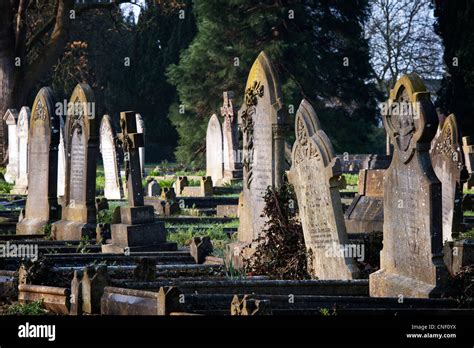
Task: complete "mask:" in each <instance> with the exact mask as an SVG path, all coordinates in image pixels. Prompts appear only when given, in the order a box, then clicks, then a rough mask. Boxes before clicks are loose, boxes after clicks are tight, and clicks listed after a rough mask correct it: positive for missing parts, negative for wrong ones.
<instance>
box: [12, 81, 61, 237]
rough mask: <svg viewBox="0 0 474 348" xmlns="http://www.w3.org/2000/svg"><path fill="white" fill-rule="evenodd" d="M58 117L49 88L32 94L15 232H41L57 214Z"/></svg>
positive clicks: (56, 217)
mask: <svg viewBox="0 0 474 348" xmlns="http://www.w3.org/2000/svg"><path fill="white" fill-rule="evenodd" d="M58 144H59V119H58V115H56V114H55V99H54V96H53V91H52V89H51V88H49V87H44V88H42V89H41V90H40V91H39V93H38V94H37V95H36V98H35V101H34V103H33V109H32V112H31V118H30V129H29V146H28V198H27V201H26V212H25V217H24V219H23V220H21V222H19V223H18V224H17V226H16V233H17V234H41V233H42V231H41V228H42V227H44V226H45V225H46V224H48V223H50V222H52V221H55V220H57V219H58V217H59V207H58V203H57V196H56V179H57V173H58V172H57V165H58V157H57V156H58Z"/></svg>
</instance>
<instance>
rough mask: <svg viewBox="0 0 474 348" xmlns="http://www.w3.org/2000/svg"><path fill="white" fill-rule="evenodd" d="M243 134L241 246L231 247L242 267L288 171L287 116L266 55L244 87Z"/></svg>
mask: <svg viewBox="0 0 474 348" xmlns="http://www.w3.org/2000/svg"><path fill="white" fill-rule="evenodd" d="M239 118H240V120H239V123H240V124H241V129H242V132H243V147H244V149H243V207H242V210H241V214H240V225H239V231H238V242H236V243H233V244H231V245H230V246H229V249H228V252H230V253H231V254H230V255H229V254H228V256H231V257H232V259H233V261H232V262H233V265H234V266H236V267H240V261H239V260H241V256H244V257H248V256H250V254H251V253H252V249H251V248H250V249H245V250H247V251H246V255H242V254H241V252H240V251H239V250H242V249H243V248H244V246H245V245H248V244H250V243H252V241H254V240H255V239H257V238H258V237H259V235H260V233H261V232H262V230H263V229H264V227H265V222H266V220H267V219H266V218H265V217H262V214H263V209H264V207H265V201H264V195H265V193H266V191H267V188H268V187H273V188H278V187H280V186H281V184H282V181H283V174H284V171H285V138H284V133H285V131H286V129H287V124H286V119H287V117H286V113H285V110H284V108H283V103H282V93H281V89H280V85H279V80H278V77H277V75H276V73H275V70H274V68H273V67H272V64H271V62H270V60H269V59H268V57H267V55H266V54H265V53H264V52H262V53H260V55H259V56H258V57H257V59H256V60H255V62H254V64H253V66H252V68H251V70H250V73H249V76H248V79H247V84H246V87H245V98H244V105H243V106H242V108H241V111H240V112H239Z"/></svg>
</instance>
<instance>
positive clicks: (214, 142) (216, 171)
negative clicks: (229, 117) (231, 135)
mask: <svg viewBox="0 0 474 348" xmlns="http://www.w3.org/2000/svg"><path fill="white" fill-rule="evenodd" d="M223 170H224V164H223V157H222V127H221V123H220V121H219V119H218V118H217V115H216V114H213V115H212V116H211V118H210V119H209V123H208V124H207V132H206V175H207V176H210V177H212V182H213V183H214V185H216V186H219V185H221V184H222V178H223V174H224V172H223Z"/></svg>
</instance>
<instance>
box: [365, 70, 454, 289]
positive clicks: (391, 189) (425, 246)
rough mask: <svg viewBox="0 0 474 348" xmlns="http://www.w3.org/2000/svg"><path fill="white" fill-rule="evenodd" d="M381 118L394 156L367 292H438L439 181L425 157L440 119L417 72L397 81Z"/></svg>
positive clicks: (441, 273)
mask: <svg viewBox="0 0 474 348" xmlns="http://www.w3.org/2000/svg"><path fill="white" fill-rule="evenodd" d="M383 117H384V125H385V129H386V131H387V133H388V134H389V136H390V139H391V143H392V144H393V145H394V154H393V159H392V162H391V164H390V167H389V168H388V169H387V171H386V173H385V180H384V225H383V249H382V251H381V255H380V270H379V271H377V272H375V273H372V274H371V275H370V281H369V285H370V295H371V296H375V297H398V298H400V297H402V298H403V297H436V296H440V295H441V294H442V293H443V291H444V290H445V285H446V280H447V278H446V277H447V270H446V267H445V265H444V262H443V258H442V223H441V214H442V213H441V212H442V211H441V184H440V182H439V180H438V179H437V178H436V175H435V173H434V171H433V168H432V166H431V161H430V157H429V149H430V143H431V140H432V139H433V137H434V135H435V133H436V128H437V126H438V117H437V115H436V110H435V108H434V106H433V104H432V103H431V101H430V94H429V93H428V92H427V90H426V88H425V86H424V84H423V82H422V80H421V79H420V78H419V77H418V75H416V74H409V75H406V76H403V77H402V78H401V79H400V80H398V82H397V83H396V85H395V87H394V88H393V89H392V91H391V92H390V99H389V101H388V103H387V104H386V105H385V107H384V110H383Z"/></svg>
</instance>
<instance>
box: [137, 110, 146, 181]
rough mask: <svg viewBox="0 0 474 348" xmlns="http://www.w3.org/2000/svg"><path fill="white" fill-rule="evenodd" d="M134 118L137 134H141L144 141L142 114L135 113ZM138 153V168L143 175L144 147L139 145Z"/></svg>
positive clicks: (144, 131) (144, 130)
mask: <svg viewBox="0 0 474 348" xmlns="http://www.w3.org/2000/svg"><path fill="white" fill-rule="evenodd" d="M136 119H137V133H138V134H143V141H145V133H146V128H145V121H144V120H143V117H142V115H140V114H136ZM138 151H139V153H140V168H141V171H142V176H143V177H145V176H146V173H145V147H141V148H140V149H139V150H138Z"/></svg>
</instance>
